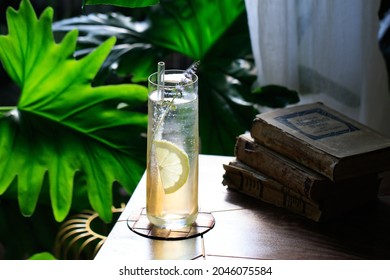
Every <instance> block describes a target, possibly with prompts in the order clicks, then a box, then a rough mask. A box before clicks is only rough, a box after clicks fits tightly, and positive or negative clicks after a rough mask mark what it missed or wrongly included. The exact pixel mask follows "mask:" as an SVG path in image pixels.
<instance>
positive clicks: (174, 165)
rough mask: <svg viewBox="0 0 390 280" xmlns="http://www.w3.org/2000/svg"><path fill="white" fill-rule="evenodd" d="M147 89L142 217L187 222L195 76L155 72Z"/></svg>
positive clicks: (169, 224) (194, 168)
mask: <svg viewBox="0 0 390 280" xmlns="http://www.w3.org/2000/svg"><path fill="white" fill-rule="evenodd" d="M148 89H149V98H148V117H149V118H148V144H147V171H146V173H147V180H146V196H147V198H146V211H147V217H148V219H149V221H150V222H151V223H152V224H154V225H155V226H157V227H160V228H169V229H175V228H181V227H185V226H189V225H191V224H192V223H193V222H194V221H195V220H196V217H197V215H198V150H199V148H198V146H199V135H198V134H199V132H198V77H197V76H196V74H194V73H193V72H191V71H190V72H188V71H183V70H166V71H164V72H163V74H162V76H160V74H159V72H156V73H154V74H152V75H150V76H149V79H148Z"/></svg>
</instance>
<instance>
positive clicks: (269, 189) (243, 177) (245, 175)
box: [223, 161, 322, 221]
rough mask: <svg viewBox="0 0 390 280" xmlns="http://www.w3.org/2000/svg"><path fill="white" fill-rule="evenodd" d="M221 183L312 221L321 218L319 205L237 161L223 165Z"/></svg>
mask: <svg viewBox="0 0 390 280" xmlns="http://www.w3.org/2000/svg"><path fill="white" fill-rule="evenodd" d="M224 169H225V174H224V176H223V184H224V185H225V186H228V187H229V188H230V189H234V190H236V191H238V192H240V193H243V194H246V195H249V196H251V197H254V198H256V199H259V200H261V201H264V202H266V203H270V204H272V205H275V206H278V207H282V208H285V209H287V210H289V211H291V212H294V213H296V214H299V215H302V216H305V217H307V218H309V219H311V220H313V221H319V220H320V219H321V214H322V211H321V210H320V209H319V205H318V204H316V203H315V202H313V201H310V200H308V199H307V198H305V197H304V196H302V195H300V194H298V193H296V192H294V191H293V190H291V189H289V188H287V187H284V186H283V185H282V184H280V183H278V182H277V181H275V180H273V179H272V178H269V177H267V176H265V175H263V174H261V173H259V172H256V171H254V170H253V169H250V168H249V167H247V166H246V165H244V164H242V163H240V162H239V161H234V162H230V163H229V164H228V165H224Z"/></svg>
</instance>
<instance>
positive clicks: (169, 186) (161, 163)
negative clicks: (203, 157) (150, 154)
mask: <svg viewBox="0 0 390 280" xmlns="http://www.w3.org/2000/svg"><path fill="white" fill-rule="evenodd" d="M153 143H154V145H155V153H156V160H157V166H158V170H159V173H160V179H161V182H162V185H163V187H164V192H165V194H170V193H174V192H175V191H177V190H178V189H180V188H181V187H182V186H183V185H184V184H185V183H186V181H187V178H188V173H189V170H190V162H189V159H188V155H187V154H186V152H184V151H183V150H182V149H180V148H179V147H178V146H176V145H175V144H173V143H171V142H169V141H166V140H155V141H154V142H153Z"/></svg>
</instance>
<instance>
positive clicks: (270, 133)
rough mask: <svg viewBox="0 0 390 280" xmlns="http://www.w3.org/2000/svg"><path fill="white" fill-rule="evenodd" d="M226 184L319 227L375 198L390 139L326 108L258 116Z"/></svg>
mask: <svg viewBox="0 0 390 280" xmlns="http://www.w3.org/2000/svg"><path fill="white" fill-rule="evenodd" d="M224 169H225V173H224V178H223V183H224V185H226V186H228V187H229V188H230V189H234V190H236V191H239V192H241V193H244V194H246V195H249V196H252V197H255V198H257V199H259V200H261V201H264V202H267V203H270V204H273V205H276V206H279V207H283V208H285V209H288V210H290V211H292V212H294V213H297V214H300V215H303V216H305V217H307V218H309V219H311V220H314V221H324V220H328V219H331V218H334V217H340V216H343V215H345V214H347V213H349V212H350V211H352V210H355V209H357V208H361V207H363V206H365V205H369V204H371V203H372V202H373V201H375V200H376V198H377V193H378V187H379V184H380V174H382V173H383V172H385V171H388V170H390V139H389V138H386V137H384V136H382V135H381V134H379V133H377V132H375V131H373V130H372V129H370V128H368V127H366V126H364V125H362V124H361V123H358V122H356V121H354V120H352V119H350V118H347V117H346V116H344V115H342V114H341V113H339V112H336V111H334V110H332V109H330V108H329V107H327V106H325V105H324V104H322V103H313V104H306V105H299V106H295V107H289V108H284V109H278V110H274V111H271V112H267V113H263V114H260V115H257V116H256V118H255V119H254V121H253V125H252V128H251V131H250V133H248V134H243V135H240V136H238V138H237V142H236V147H235V160H234V161H232V162H230V163H228V164H225V165H224Z"/></svg>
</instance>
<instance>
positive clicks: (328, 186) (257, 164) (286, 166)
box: [234, 134, 334, 200]
mask: <svg viewBox="0 0 390 280" xmlns="http://www.w3.org/2000/svg"><path fill="white" fill-rule="evenodd" d="M234 153H235V156H236V158H237V160H239V161H241V162H242V163H245V164H246V165H247V166H250V167H251V168H253V169H255V170H257V171H259V172H261V173H264V174H267V176H269V177H271V178H274V179H275V180H277V181H278V182H280V183H281V184H283V185H286V186H288V187H289V188H291V189H293V190H294V191H296V192H297V193H299V194H301V195H304V196H305V197H307V198H309V199H312V200H321V199H324V198H326V197H327V196H329V195H330V193H331V192H332V189H333V188H334V186H333V185H334V183H333V182H332V181H330V180H329V179H328V178H326V177H325V176H323V175H321V174H319V173H317V172H315V171H312V170H311V169H309V168H307V167H305V166H303V165H302V164H299V163H297V162H294V161H292V160H290V159H289V158H287V157H285V156H283V155H281V154H278V153H276V152H274V151H273V150H271V149H268V148H267V147H264V146H262V145H259V144H257V143H255V142H254V140H253V139H252V138H251V136H250V135H248V134H242V135H240V136H238V137H237V140H236V146H235V152H234Z"/></svg>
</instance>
